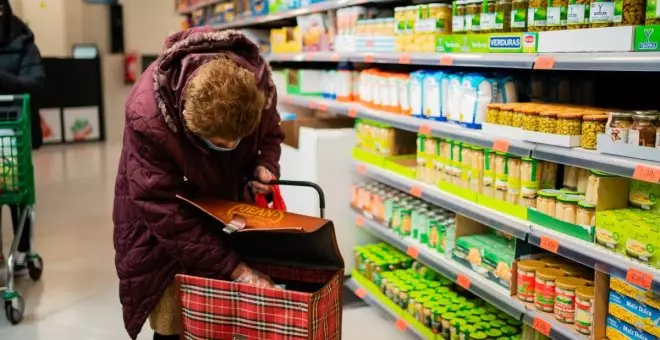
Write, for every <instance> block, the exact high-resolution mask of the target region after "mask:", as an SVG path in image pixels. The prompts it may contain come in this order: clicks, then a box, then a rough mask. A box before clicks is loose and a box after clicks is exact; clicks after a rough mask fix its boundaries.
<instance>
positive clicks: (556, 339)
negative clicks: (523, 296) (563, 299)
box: [523, 304, 589, 340]
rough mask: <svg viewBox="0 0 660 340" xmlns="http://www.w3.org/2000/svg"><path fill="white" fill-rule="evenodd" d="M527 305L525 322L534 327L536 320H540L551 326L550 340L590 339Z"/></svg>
mask: <svg viewBox="0 0 660 340" xmlns="http://www.w3.org/2000/svg"><path fill="white" fill-rule="evenodd" d="M530 305H531V304H530ZM530 305H527V311H526V312H525V316H524V317H523V322H524V323H526V324H528V325H530V326H533V325H534V319H535V318H539V319H542V320H543V321H545V322H547V323H549V324H550V334H549V335H550V339H553V340H583V339H589V337H588V336H584V335H581V334H579V333H577V332H576V331H574V330H573V329H572V328H571V327H569V326H568V325H567V324H564V323H561V322H559V321H557V320H556V319H555V318H554V316H553V315H552V314H550V313H544V312H540V311H538V310H536V309H535V308H534V307H533V305H532V306H530Z"/></svg>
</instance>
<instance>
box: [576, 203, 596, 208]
mask: <svg viewBox="0 0 660 340" xmlns="http://www.w3.org/2000/svg"><path fill="white" fill-rule="evenodd" d="M578 206H579V207H580V208H584V209H589V210H596V206H595V205H594V204H589V203H587V202H585V201H580V202H578Z"/></svg>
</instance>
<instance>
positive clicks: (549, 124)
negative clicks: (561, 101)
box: [538, 110, 557, 133]
mask: <svg viewBox="0 0 660 340" xmlns="http://www.w3.org/2000/svg"><path fill="white" fill-rule="evenodd" d="M538 131H539V132H543V133H557V112H556V111H552V110H545V111H541V112H539V130H538Z"/></svg>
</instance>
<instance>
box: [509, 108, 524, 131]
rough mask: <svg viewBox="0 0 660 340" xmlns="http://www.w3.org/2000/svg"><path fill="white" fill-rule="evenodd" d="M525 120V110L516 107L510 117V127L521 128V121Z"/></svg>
mask: <svg viewBox="0 0 660 340" xmlns="http://www.w3.org/2000/svg"><path fill="white" fill-rule="evenodd" d="M524 118H525V108H524V107H523V106H517V107H516V108H514V109H513V113H512V115H511V126H513V127H516V128H520V127H522V126H523V120H524Z"/></svg>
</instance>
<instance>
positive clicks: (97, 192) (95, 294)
mask: <svg viewBox="0 0 660 340" xmlns="http://www.w3.org/2000/svg"><path fill="white" fill-rule="evenodd" d="M119 151H120V147H119V146H108V145H106V144H86V145H80V146H67V147H47V148H44V149H42V150H40V151H38V152H37V153H35V156H34V163H35V171H36V182H37V201H38V202H37V229H36V230H35V243H36V250H37V251H38V252H39V253H40V254H41V255H42V257H43V258H44V261H45V270H44V274H43V277H42V280H41V281H39V282H36V283H34V282H31V281H30V280H29V279H22V280H20V281H19V283H18V288H19V291H20V292H21V293H22V294H23V296H24V297H25V299H26V303H27V312H26V316H25V320H24V321H23V322H22V323H21V324H20V325H17V326H10V325H9V324H8V323H7V322H6V321H5V316H4V313H3V312H0V339H2V340H5V339H7V340H37V339H48V340H58V339H62V340H64V339H66V340H78V339H80V340H117V339H128V336H127V335H126V333H125V332H124V327H123V323H122V318H121V306H120V305H119V301H118V297H117V294H118V293H117V277H116V274H115V268H114V262H113V260H114V250H113V248H112V219H111V213H112V199H113V189H114V188H113V187H114V179H115V173H116V162H117V160H118V155H119ZM3 215H4V216H3V217H4V221H3V226H4V228H3V234H4V235H5V238H4V243H5V249H6V247H7V244H8V242H9V241H10V239H11V232H10V230H9V229H10V228H9V224H8V221H7V219H8V216H7V215H9V214H8V213H5V214H3ZM3 273H4V272H3ZM3 276H4V275H3ZM0 280H1V279H0ZM343 322H344V330H343V338H344V339H348V340H352V339H388V340H397V339H406V337H404V336H403V335H402V334H400V333H399V332H398V331H397V330H396V329H395V328H394V325H393V323H392V322H391V321H386V319H383V318H382V317H381V316H380V315H379V314H378V313H376V312H375V311H374V310H372V309H370V308H369V307H366V306H363V305H360V304H359V303H358V304H352V305H351V307H350V308H346V309H345V312H344V320H343ZM151 337H152V333H151V332H150V331H149V329H148V327H145V328H144V331H143V332H142V333H141V334H140V337H139V339H151Z"/></svg>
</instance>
